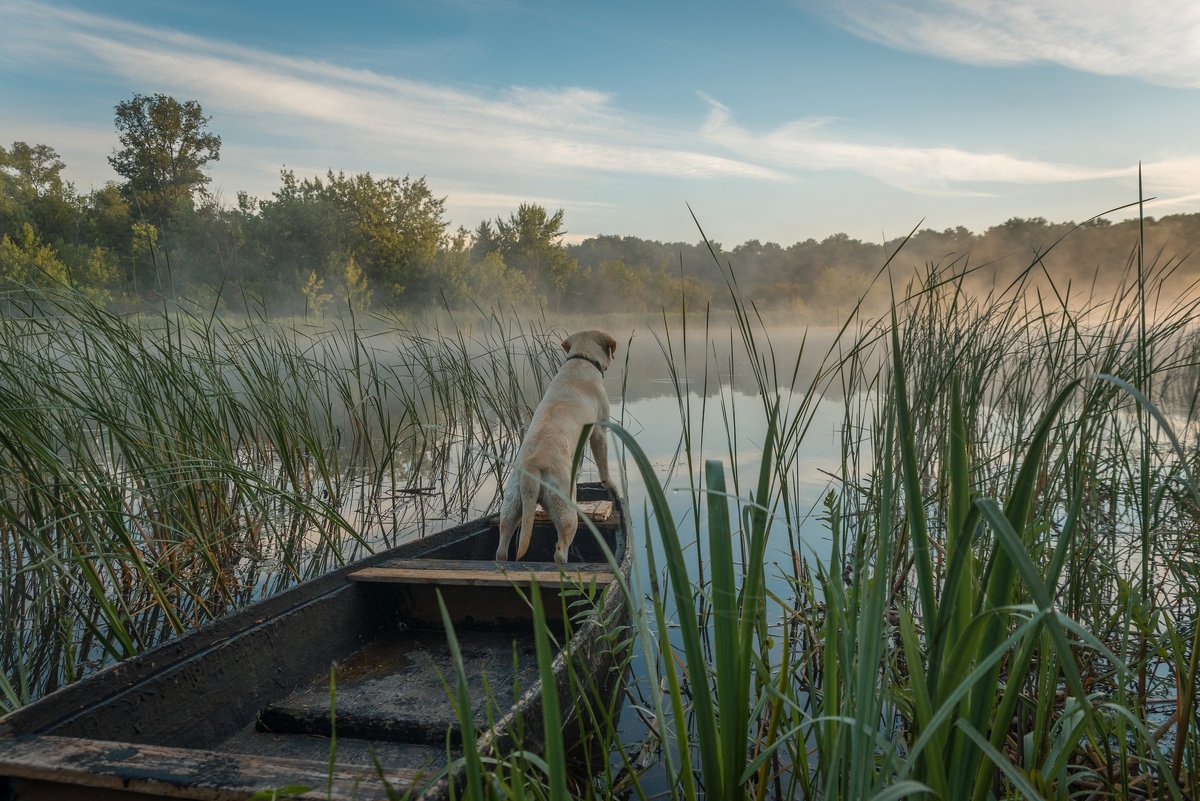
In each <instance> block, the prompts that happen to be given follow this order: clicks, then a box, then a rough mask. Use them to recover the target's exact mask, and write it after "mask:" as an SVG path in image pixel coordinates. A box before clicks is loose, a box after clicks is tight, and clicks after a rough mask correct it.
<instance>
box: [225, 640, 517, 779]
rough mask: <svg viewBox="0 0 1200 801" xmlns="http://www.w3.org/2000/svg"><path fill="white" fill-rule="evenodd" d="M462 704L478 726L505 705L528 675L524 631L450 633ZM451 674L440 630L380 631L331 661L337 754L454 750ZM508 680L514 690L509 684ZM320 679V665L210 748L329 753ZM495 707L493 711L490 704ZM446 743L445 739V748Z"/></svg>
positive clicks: (408, 760)
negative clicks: (458, 657)
mask: <svg viewBox="0 0 1200 801" xmlns="http://www.w3.org/2000/svg"><path fill="white" fill-rule="evenodd" d="M458 637H459V648H460V650H461V653H462V659H463V667H464V670H465V672H466V677H467V684H468V687H469V689H470V696H471V708H472V709H473V710H474V714H475V721H476V724H477V725H478V726H481V727H485V726H486V725H487V723H488V719H489V709H488V704H489V698H491V699H495V700H494V701H492V702H491V705H492V709H491V717H492V718H493V719H494V718H498V717H499V716H500V715H502V714H503V711H504V710H507V709H508V707H509V706H511V702H512V700H513V698H514V692H517V691H524V690H525V689H526V688H528V687H529V686H530V685H532V684H533V683H534V682H535V681H536V680H537V655H536V652H535V648H534V642H533V632H532V631H530V630H528V629H497V628H491V629H480V630H470V629H465V630H462V631H459V632H458ZM454 687H455V672H454V665H453V662H452V661H451V658H450V649H449V646H448V645H447V643H446V637H445V633H444V632H443V631H441V630H435V629H403V630H400V631H396V632H392V633H390V634H387V635H382V636H380V637H378V638H376V639H375V640H372V641H371V642H370V643H369V644H368V645H366V646H364V647H363V648H362V649H360V650H359V651H357V652H355V653H354V654H352V655H350V656H349V657H347V658H346V659H344V660H341V661H339V662H338V665H337V675H336V682H335V689H336V694H335V703H334V711H335V715H334V719H335V721H336V723H337V761H338V763H339V764H345V765H368V766H369V765H373V764H374V763H375V762H376V760H378V763H379V764H380V765H382V766H383V767H385V768H427V767H428V768H434V769H437V768H440V767H441V766H442V765H445V764H446V757H447V754H448V753H449V754H450V755H451V756H457V755H458V754H459V753H460V748H459V744H460V733H459V724H458V717H457V716H456V714H455V712H454V707H453V705H452V704H451V702H450V696H449V693H452V692H454ZM514 688H516V689H514ZM329 695H330V682H329V674H328V673H324V674H323V675H321V676H318V677H317V678H316V679H314V680H313V681H312V682H311V683H310V684H309V685H307V686H305V687H302V688H300V689H298V690H297V691H296V692H293V693H292V694H291V695H289V696H287V697H285V698H282V699H280V700H279V701H276V702H275V703H272V704H269V705H268V706H267V707H265V708H264V709H263V710H262V711H261V712H260V713H259V716H258V720H256V721H254V722H251V723H250V724H249V725H247V726H245V727H244V728H242V729H241V730H240V731H238V732H237V733H236V734H234V735H233V736H232V737H230V738H229V739H228V740H226V741H225V742H224V743H222V744H221V745H220V746H218V750H223V751H236V752H239V753H243V754H255V755H260V756H276V757H288V758H293V759H310V760H317V761H325V762H327V761H328V760H329V750H330V738H329V735H330V725H329V721H330V715H329ZM496 707H499V710H498V709H497V708H496ZM448 744H449V747H448Z"/></svg>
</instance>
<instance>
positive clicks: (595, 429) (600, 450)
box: [588, 423, 617, 495]
mask: <svg viewBox="0 0 1200 801" xmlns="http://www.w3.org/2000/svg"><path fill="white" fill-rule="evenodd" d="M588 441H589V442H590V443H591V444H592V458H593V459H594V460H595V461H596V469H597V470H598V471H600V480H601V481H602V482H604V486H606V487H608V489H609V490H610V491H611V492H612V493H613V495H616V494H617V488H616V487H615V486H613V483H612V479H611V478H610V477H609V475H608V430H607V429H606V428H604V426H602V425H600V424H599V423H597V424H596V425H594V426H592V433H591V435H590V436H589V437H588Z"/></svg>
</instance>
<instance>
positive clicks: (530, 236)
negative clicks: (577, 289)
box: [496, 203, 581, 308]
mask: <svg viewBox="0 0 1200 801" xmlns="http://www.w3.org/2000/svg"><path fill="white" fill-rule="evenodd" d="M562 225H563V210H562V209H559V210H558V211H556V212H555V213H554V214H549V213H547V212H546V208H545V206H539V205H537V204H535V203H522V204H521V205H520V207H519V208H518V209H517V211H516V212H515V213H513V214H510V215H509V217H508V219H507V220H504V219H501V218H496V239H497V241H498V243H499V251H500V255H501V256H503V257H504V263H505V264H506V265H508V266H509V267H510V268H513V269H517V270H520V271H521V272H523V273H525V275H526V276H527V277H528V278H529V280H530V282H531V283H532V284H533V285H534V286H535V287H537V288H538V289H539V290H541V291H542V292H544V293H545V294H546V295H548V296H550V297H552V298H553V299H554V302H555V307H556V308H559V307H561V305H562V302H563V299H564V298H565V297H566V295H567V293H568V289H570V288H571V287H572V286H574V285H575V284H576V281H577V279H579V278H580V277H581V273H580V270H579V262H578V261H576V260H575V259H573V258H571V257H570V256H569V255H567V251H566V248H564V247H563V244H562V237H563V235H564V234H565V233H566V231H564V230H563V227H562Z"/></svg>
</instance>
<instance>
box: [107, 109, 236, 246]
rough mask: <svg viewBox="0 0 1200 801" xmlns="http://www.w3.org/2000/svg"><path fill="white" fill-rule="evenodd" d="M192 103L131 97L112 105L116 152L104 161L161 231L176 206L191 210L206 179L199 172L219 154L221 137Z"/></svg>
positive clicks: (206, 177)
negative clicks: (114, 117) (186, 207)
mask: <svg viewBox="0 0 1200 801" xmlns="http://www.w3.org/2000/svg"><path fill="white" fill-rule="evenodd" d="M210 119H211V118H210V117H206V116H204V110H203V109H202V108H201V107H200V104H199V103H197V102H196V101H195V100H187V101H185V102H183V103H180V102H179V101H178V100H176V99H175V98H173V97H171V96H169V95H163V94H155V95H149V96H148V95H142V94H135V95H134V96H133V98H131V99H130V100H125V101H122V102H121V103H118V104H117V106H116V126H117V137H118V139H119V140H120V142H121V147H120V149H119V150H116V151H114V153H113V154H112V155H111V156H109V158H108V161H109V163H110V164H112V167H113V169H114V170H116V171H117V174H118V175H121V176H123V177H124V178H125V179H126V180H127V182H128V183H127V184H126V188H127V191H128V192H129V195H130V197H131V199H132V200H133V201H134V202H135V203H136V204H137V205H138V206H139V207H140V208H141V211H142V212H143V213H144V214H145V215H146V216H147V217H148V218H149V219H150V220H151V221H152V222H155V223H157V224H159V225H160V226H161V225H162V224H163V223H166V222H169V221H170V220H171V219H172V218H173V217H174V216H175V213H176V211H177V210H178V209H179V207H180V206H181V205H187V206H190V205H191V203H192V199H193V196H194V195H195V193H196V192H198V191H203V189H204V187H205V185H206V184H207V183H208V182H209V180H210V178H209V177H208V176H207V175H205V174H204V172H203V167H204V165H206V164H208V163H209V162H210V161H217V160H218V159H219V158H220V155H221V137H219V136H217V135H216V134H214V133H212V132H210V131H209V130H208V122H209V120H210Z"/></svg>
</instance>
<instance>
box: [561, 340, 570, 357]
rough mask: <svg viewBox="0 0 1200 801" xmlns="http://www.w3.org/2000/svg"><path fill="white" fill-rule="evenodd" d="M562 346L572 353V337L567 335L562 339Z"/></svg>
mask: <svg viewBox="0 0 1200 801" xmlns="http://www.w3.org/2000/svg"><path fill="white" fill-rule="evenodd" d="M562 348H563V350H565V351H566V352H567V353H570V352H571V338H570V337H567V338H566V339H564V340H563V341H562Z"/></svg>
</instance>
